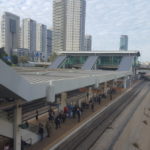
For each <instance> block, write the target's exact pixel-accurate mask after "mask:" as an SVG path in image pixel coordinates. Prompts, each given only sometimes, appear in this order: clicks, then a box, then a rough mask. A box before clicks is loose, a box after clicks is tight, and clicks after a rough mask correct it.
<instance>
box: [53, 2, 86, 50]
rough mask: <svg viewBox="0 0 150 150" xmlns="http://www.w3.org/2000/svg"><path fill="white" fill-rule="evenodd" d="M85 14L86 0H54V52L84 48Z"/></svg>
mask: <svg viewBox="0 0 150 150" xmlns="http://www.w3.org/2000/svg"><path fill="white" fill-rule="evenodd" d="M85 14H86V1H85V0H67V1H66V0H54V2H53V51H54V52H58V51H82V50H84V37H85Z"/></svg>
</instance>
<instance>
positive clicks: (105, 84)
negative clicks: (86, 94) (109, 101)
mask: <svg viewBox="0 0 150 150" xmlns="http://www.w3.org/2000/svg"><path fill="white" fill-rule="evenodd" d="M104 94H106V95H107V82H105V83H104Z"/></svg>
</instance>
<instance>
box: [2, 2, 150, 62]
mask: <svg viewBox="0 0 150 150" xmlns="http://www.w3.org/2000/svg"><path fill="white" fill-rule="evenodd" d="M52 1H53V0H0V13H2V12H3V11H9V12H12V13H15V14H17V15H19V16H20V17H21V18H28V17H30V18H32V19H34V20H36V21H37V22H38V23H43V24H46V25H47V26H48V27H52ZM86 33H87V34H91V35H92V36H93V50H116V49H117V50H118V49H119V39H120V35H121V34H127V35H128V36H129V49H130V50H141V55H142V57H141V58H140V60H141V61H150V0H87V10H86Z"/></svg>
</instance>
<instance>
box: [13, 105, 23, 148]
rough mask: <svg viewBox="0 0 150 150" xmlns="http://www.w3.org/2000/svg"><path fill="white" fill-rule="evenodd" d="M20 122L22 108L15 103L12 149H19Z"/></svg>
mask: <svg viewBox="0 0 150 150" xmlns="http://www.w3.org/2000/svg"><path fill="white" fill-rule="evenodd" d="M21 123H22V108H21V107H20V106H19V103H17V105H16V108H15V110H14V132H13V136H14V149H15V150H21V129H20V127H19V125H20V124H21Z"/></svg>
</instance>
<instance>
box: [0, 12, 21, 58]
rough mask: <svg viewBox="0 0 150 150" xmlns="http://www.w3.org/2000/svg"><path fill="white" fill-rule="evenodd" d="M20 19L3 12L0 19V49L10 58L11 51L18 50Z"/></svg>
mask: <svg viewBox="0 0 150 150" xmlns="http://www.w3.org/2000/svg"><path fill="white" fill-rule="evenodd" d="M19 29H20V17H19V16H16V15H14V14H12V13H9V12H4V13H3V14H2V16H1V19H0V47H4V50H5V52H6V53H7V54H8V55H9V56H11V55H12V53H13V49H16V48H19V38H20V35H19V32H20V31H19Z"/></svg>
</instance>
